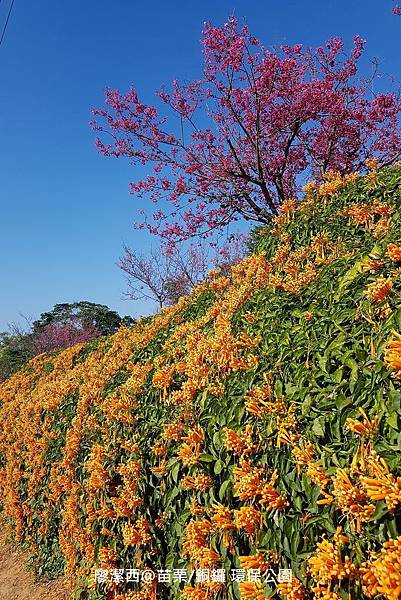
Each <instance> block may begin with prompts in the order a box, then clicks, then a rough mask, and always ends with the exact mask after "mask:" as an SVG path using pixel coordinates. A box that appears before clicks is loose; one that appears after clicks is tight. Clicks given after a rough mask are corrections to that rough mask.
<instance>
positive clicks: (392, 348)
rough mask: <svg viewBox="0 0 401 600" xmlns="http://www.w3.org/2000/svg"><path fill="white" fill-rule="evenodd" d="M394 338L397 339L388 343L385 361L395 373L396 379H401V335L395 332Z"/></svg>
mask: <svg viewBox="0 0 401 600" xmlns="http://www.w3.org/2000/svg"><path fill="white" fill-rule="evenodd" d="M393 336H394V337H395V338H396V339H393V340H391V341H390V342H388V344H387V348H386V351H385V354H384V361H385V362H386V363H387V364H388V366H389V367H391V368H392V369H393V370H394V371H395V374H394V377H395V379H401V335H400V334H399V333H396V332H395V331H393Z"/></svg>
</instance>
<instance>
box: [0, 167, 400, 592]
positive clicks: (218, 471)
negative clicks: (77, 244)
mask: <svg viewBox="0 0 401 600" xmlns="http://www.w3.org/2000/svg"><path fill="white" fill-rule="evenodd" d="M400 244H401V169H400V168H399V167H397V168H394V169H392V170H384V169H383V170H379V171H376V170H373V171H372V172H371V173H369V175H368V176H366V177H363V178H362V177H359V176H358V175H355V176H351V177H348V178H346V179H341V178H340V177H337V176H335V175H332V176H329V177H328V178H327V180H326V182H325V183H324V184H323V185H322V186H321V187H320V188H316V186H314V184H309V186H308V191H307V197H306V199H305V200H304V201H303V202H302V203H301V204H300V205H299V206H297V205H296V204H295V203H294V202H291V201H289V202H287V203H286V204H285V205H284V206H283V207H282V212H281V214H280V216H279V217H277V218H276V220H275V222H274V223H273V224H272V226H271V227H269V228H266V229H263V230H259V231H258V233H257V234H256V235H255V249H257V252H256V253H255V254H254V255H252V256H250V257H249V258H246V259H245V260H244V261H243V262H242V263H241V264H239V265H237V266H235V267H234V268H233V269H232V273H231V275H230V276H227V277H224V276H219V274H218V273H214V274H212V275H211V276H210V278H209V279H208V280H207V281H205V282H204V283H202V284H201V285H200V286H198V287H197V288H196V289H195V290H194V292H193V294H192V295H191V296H190V297H185V298H181V299H180V301H179V302H178V304H177V305H176V306H173V307H171V308H167V309H166V310H164V311H163V312H162V313H161V314H160V315H157V316H155V317H154V318H151V319H144V320H143V321H142V322H140V323H139V324H138V325H136V326H135V327H134V328H132V329H128V328H123V329H121V330H120V331H119V332H118V333H117V334H115V335H114V336H112V337H110V338H99V339H98V340H96V341H95V342H93V343H90V344H88V345H87V346H75V347H73V348H71V349H68V350H66V351H63V352H60V353H55V354H53V355H41V356H39V357H36V358H35V359H34V360H32V361H31V362H30V363H29V364H28V366H27V367H26V368H25V369H23V370H22V371H20V372H19V373H17V374H16V375H15V376H13V377H12V378H11V379H9V380H8V381H6V382H5V383H4V384H3V385H2V386H1V387H0V505H1V508H2V511H3V513H4V515H5V516H6V518H7V519H9V520H10V522H11V523H12V524H13V526H14V529H15V536H16V540H17V541H18V542H21V543H23V544H24V545H25V546H26V547H29V548H30V550H31V552H32V555H33V556H34V559H35V561H36V565H37V568H38V572H39V574H42V573H46V574H47V575H49V574H50V575H58V574H59V573H61V572H62V571H63V570H64V571H65V576H66V579H67V581H68V583H69V585H70V586H71V589H73V591H74V592H73V593H74V596H73V597H74V598H77V599H79V600H84V599H90V600H100V599H107V600H111V599H118V600H123V599H125V600H128V599H132V600H139V599H143V600H146V599H150V598H162V599H177V598H183V599H206V598H230V599H232V598H246V599H249V600H253V599H256V600H262V598H265V597H266V595H267V596H271V595H276V597H282V598H288V599H289V600H301V599H302V598H316V599H318V598H321V599H322V600H336V599H339V598H344V599H346V598H352V599H354V598H355V599H357V598H363V597H368V598H373V597H374V596H376V595H379V597H382V598H385V599H387V600H396V599H397V598H399V597H400V596H401V518H400V517H401V511H400V506H401V477H400V475H401V454H400V452H399V448H400V447H401V432H400V419H401V385H400V378H401V341H400V339H401V338H400V339H399V338H398V337H397V332H400V333H401V304H400V292H401V268H400V267H401V246H400ZM145 569H150V570H151V571H148V575H144V572H145ZM258 569H259V570H260V574H261V577H260V581H258V579H259V578H258ZM269 569H272V570H271V571H269ZM279 569H281V571H280V572H279ZM286 569H287V570H288V569H292V581H285V580H286V579H289V578H290V574H289V572H288V571H286ZM184 570H188V575H187V576H186V575H185V571H184ZM222 570H225V573H223V571H222ZM233 570H234V571H233ZM157 571H159V572H158V573H157ZM152 572H153V573H156V577H155V579H152V577H153V575H152V574H151V573H152ZM138 577H139V579H142V581H139V583H136V582H135V579H136V578H138ZM186 577H187V578H188V581H185V578H186ZM169 578H170V579H171V581H167V580H168V579H169ZM208 578H209V581H207V579H208ZM95 579H96V581H95ZM127 579H128V580H130V581H127ZM158 579H159V580H161V581H158ZM224 579H225V580H224ZM277 579H279V580H280V581H277Z"/></svg>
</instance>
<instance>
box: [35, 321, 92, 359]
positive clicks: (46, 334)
mask: <svg viewBox="0 0 401 600" xmlns="http://www.w3.org/2000/svg"><path fill="white" fill-rule="evenodd" d="M99 335H100V333H99V331H98V330H97V329H96V327H91V326H88V327H82V328H81V327H75V326H74V325H72V324H65V325H46V326H45V327H43V329H42V330H41V331H39V332H37V333H34V334H33V339H32V346H33V349H34V352H35V354H41V353H42V352H50V351H51V350H60V349H62V348H69V347H70V346H74V345H75V344H83V343H86V342H90V341H91V340H93V339H94V338H96V337H98V336H99Z"/></svg>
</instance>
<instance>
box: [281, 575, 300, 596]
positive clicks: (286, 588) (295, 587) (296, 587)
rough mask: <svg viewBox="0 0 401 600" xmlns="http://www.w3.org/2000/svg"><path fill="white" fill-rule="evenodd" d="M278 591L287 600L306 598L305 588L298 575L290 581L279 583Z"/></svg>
mask: <svg viewBox="0 0 401 600" xmlns="http://www.w3.org/2000/svg"><path fill="white" fill-rule="evenodd" d="M277 591H278V593H279V594H280V596H283V597H284V598H286V599H287V600H303V599H304V598H305V588H304V586H303V585H302V583H301V582H300V581H299V579H297V578H296V577H292V580H291V581H289V582H285V583H279V584H278V586H277Z"/></svg>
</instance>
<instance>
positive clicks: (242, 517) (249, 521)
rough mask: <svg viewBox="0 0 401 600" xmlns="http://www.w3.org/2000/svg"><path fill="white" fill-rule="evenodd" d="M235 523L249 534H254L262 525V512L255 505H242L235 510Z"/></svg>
mask: <svg viewBox="0 0 401 600" xmlns="http://www.w3.org/2000/svg"><path fill="white" fill-rule="evenodd" d="M234 519H235V525H236V527H237V528H238V529H243V530H244V531H245V532H246V533H248V534H249V535H253V534H254V533H255V532H256V531H257V530H258V529H259V527H260V522H261V519H262V513H261V511H260V510H257V509H256V508H254V507H253V506H241V508H240V509H239V510H235V511H234Z"/></svg>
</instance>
